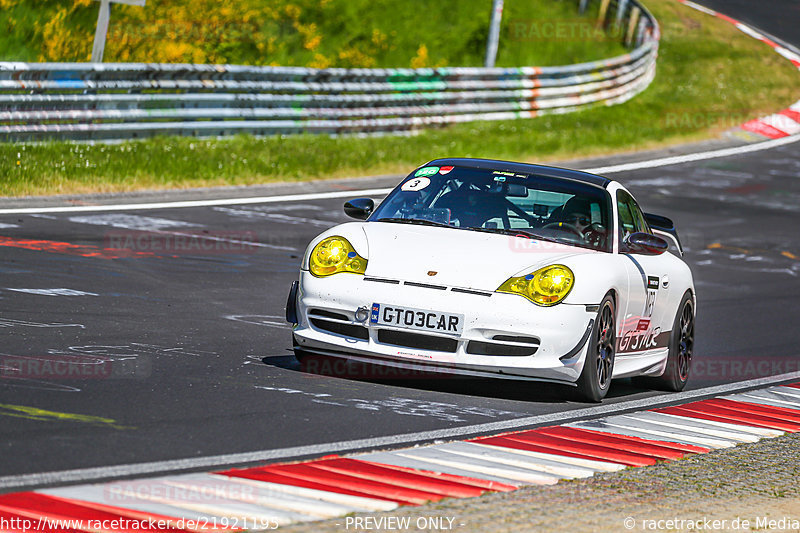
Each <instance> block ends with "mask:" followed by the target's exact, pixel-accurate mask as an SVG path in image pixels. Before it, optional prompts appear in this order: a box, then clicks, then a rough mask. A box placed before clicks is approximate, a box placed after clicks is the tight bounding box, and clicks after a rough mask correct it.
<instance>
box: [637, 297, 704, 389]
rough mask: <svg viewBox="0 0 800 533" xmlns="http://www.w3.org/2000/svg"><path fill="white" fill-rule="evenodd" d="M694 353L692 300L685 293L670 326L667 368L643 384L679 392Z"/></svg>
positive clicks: (686, 377) (684, 383)
mask: <svg viewBox="0 0 800 533" xmlns="http://www.w3.org/2000/svg"><path fill="white" fill-rule="evenodd" d="M693 353H694V299H693V298H692V294H691V293H690V292H688V291H687V292H686V294H684V295H683V298H682V299H681V303H680V305H679V306H678V312H677V313H676V314H675V322H673V324H672V334H671V335H670V338H669V355H668V356H667V368H666V370H664V373H663V374H662V375H661V376H659V377H657V378H650V379H648V380H646V381H645V382H646V383H647V384H648V385H650V387H651V388H654V389H659V390H666V391H672V392H680V391H682V390H683V388H684V387H685V386H686V381H687V380H688V379H689V369H690V368H691V364H692V354H693Z"/></svg>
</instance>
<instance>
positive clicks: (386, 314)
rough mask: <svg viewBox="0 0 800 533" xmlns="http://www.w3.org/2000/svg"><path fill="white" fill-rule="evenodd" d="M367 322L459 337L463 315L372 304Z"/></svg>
mask: <svg viewBox="0 0 800 533" xmlns="http://www.w3.org/2000/svg"><path fill="white" fill-rule="evenodd" d="M369 321H370V323H372V324H377V325H379V326H396V327H401V328H408V329H417V330H420V331H430V332H434V333H446V334H448V335H461V333H462V332H463V331H464V315H457V314H452V313H440V312H438V311H429V310H427V309H415V308H413V307H399V306H396V305H391V304H372V312H371V313H370V316H369Z"/></svg>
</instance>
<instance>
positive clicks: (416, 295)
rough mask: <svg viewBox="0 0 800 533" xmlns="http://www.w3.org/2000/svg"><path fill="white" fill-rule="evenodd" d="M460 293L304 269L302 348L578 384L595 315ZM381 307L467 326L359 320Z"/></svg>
mask: <svg viewBox="0 0 800 533" xmlns="http://www.w3.org/2000/svg"><path fill="white" fill-rule="evenodd" d="M371 280H373V281H371ZM452 289H453V288H452V287H447V288H446V289H444V290H443V289H433V288H426V287H418V286H412V285H407V284H405V283H403V282H402V281H400V280H392V281H391V282H387V281H385V280H384V281H374V278H369V277H364V276H360V275H355V274H347V273H343V274H337V275H335V276H331V277H327V278H316V277H314V276H312V275H311V274H309V273H308V272H306V271H302V272H301V274H300V283H299V290H298V291H297V300H296V317H297V325H296V326H295V328H294V339H295V344H296V347H297V348H300V349H302V350H304V351H306V352H309V353H318V354H322V355H333V356H336V357H343V358H348V359H353V360H357V361H361V362H371V363H375V364H383V365H389V366H395V367H400V368H412V369H416V370H427V371H433V372H444V373H454V374H464V375H473V376H495V377H505V378H512V379H532V380H545V381H556V382H560V383H573V382H575V381H576V380H577V379H578V376H579V375H580V373H581V370H582V369H583V363H584V360H585V352H586V346H587V344H588V342H587V340H588V338H589V336H590V333H591V328H592V325H593V320H594V318H595V314H596V313H595V311H587V308H586V306H584V305H568V304H563V303H562V304H559V305H556V306H553V307H539V306H536V305H535V304H533V303H531V302H529V301H528V300H526V299H525V298H522V297H520V296H516V295H513V294H503V293H495V292H486V291H473V293H466V292H454V291H453V290H452ZM475 292H478V293H480V294H476V293H475ZM373 303H380V304H389V305H395V306H399V307H406V308H419V309H427V310H430V311H437V312H443V313H456V314H463V315H464V329H463V332H462V334H461V335H460V336H453V335H444V334H437V333H433V332H422V331H417V330H409V329H405V328H398V327H393V326H386V325H378V324H371V323H370V322H369V319H368V318H366V319H365V320H358V319H356V312H357V310H358V309H359V308H362V309H370V308H371V306H372V304H373ZM362 315H363V313H362ZM359 318H365V317H363V316H360V317H359ZM387 332H388V333H387ZM409 334H410V335H409ZM409 339H411V340H412V341H413V342H407V341H408V340H409ZM498 339H500V340H498ZM536 339H538V345H536V344H535V343H534V341H535V340H536ZM487 347H488V349H487ZM470 352H471V353H470ZM529 352H534V353H531V354H529ZM487 353H492V355H488V354H487Z"/></svg>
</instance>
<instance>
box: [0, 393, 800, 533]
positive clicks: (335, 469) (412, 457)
mask: <svg viewBox="0 0 800 533" xmlns="http://www.w3.org/2000/svg"><path fill="white" fill-rule="evenodd" d="M786 432H790V433H794V432H800V383H796V384H792V385H781V386H774V387H769V388H766V389H761V390H756V391H750V392H744V393H738V394H732V395H727V396H720V397H716V398H711V399H707V400H701V401H693V402H690V403H685V404H681V405H676V406H672V407H661V408H655V409H651V410H646V411H638V412H632V413H625V414H620V415H611V416H608V417H605V418H600V419H593V420H585V421H577V422H570V423H567V424H563V425H559V426H549V427H541V428H536V429H532V430H527V431H516V432H510V433H502V434H497V435H491V436H484V437H478V438H474V439H469V440H464V441H458V442H448V443H444V444H431V445H426V446H416V447H413V448H406V449H400V450H392V451H385V452H370V453H361V454H354V455H350V456H345V457H340V456H335V455H334V456H327V457H322V458H319V459H314V460H310V461H303V462H295V463H283V464H268V465H264V466H258V467H255V468H244V469H231V470H226V471H221V472H210V473H205V474H203V473H201V474H180V475H173V476H166V477H157V478H149V479H138V480H131V481H116V482H111V483H101V484H90V485H78V486H71V487H62V488H52V489H42V490H37V491H32V492H18V493H13V494H4V495H0V524H5V526H3V527H0V530H2V531H9V532H12V531H13V532H15V533H16V532H18V531H19V532H21V531H24V529H23V528H22V527H21V526H19V524H22V523H23V522H22V521H23V520H29V521H33V522H28V526H29V527H30V524H31V523H33V524H37V523H39V524H41V523H45V524H46V525H47V527H46V529H39V530H48V531H97V530H98V527H97V526H98V524H100V523H107V524H117V526H115V530H126V525H125V524H128V525H129V524H131V523H134V522H132V521H134V520H135V521H139V522H136V524H137V525H136V527H137V528H140V529H137V530H147V531H239V530H243V529H260V528H269V527H277V526H278V525H283V524H289V523H293V522H302V521H313V520H321V519H325V518H333V517H339V516H343V515H346V514H348V513H353V512H378V511H390V510H393V509H395V508H397V507H398V506H404V505H421V504H423V503H426V502H436V501H439V500H442V499H444V498H470V497H474V496H479V495H481V494H483V493H486V492H506V491H513V490H516V489H517V488H518V487H521V486H524V485H550V484H554V483H557V482H558V481H559V480H561V479H575V478H586V477H590V476H592V475H594V474H595V473H596V472H613V471H616V470H621V469H623V468H626V467H638V466H648V465H653V464H655V463H657V462H659V461H671V460H675V459H680V458H682V457H685V456H688V455H692V454H699V453H707V452H709V451H711V450H714V449H721V448H729V447H732V446H736V445H738V444H741V443H748V442H756V441H758V440H760V439H762V438H769V437H776V436H779V435H783V434H784V433H786ZM14 519H16V522H14ZM125 520H127V522H125ZM43 521H44V522H43ZM58 521H62V522H58ZM63 521H71V522H63ZM98 521H99V522H98ZM102 521H106V522H102ZM114 521H116V522H114ZM13 524H17V525H18V526H19V527H14V526H13ZM119 524H122V525H121V526H119ZM102 527H106V526H102ZM102 527H101V529H100V530H103V529H102ZM109 527H110V526H109ZM128 529H130V527H128Z"/></svg>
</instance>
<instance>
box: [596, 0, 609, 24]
mask: <svg viewBox="0 0 800 533" xmlns="http://www.w3.org/2000/svg"><path fill="white" fill-rule="evenodd" d="M610 4H611V0H601V2H600V13H599V14H598V15H597V24H598V25H600V26H603V27H605V25H606V14H607V13H608V6H609V5H610Z"/></svg>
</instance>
